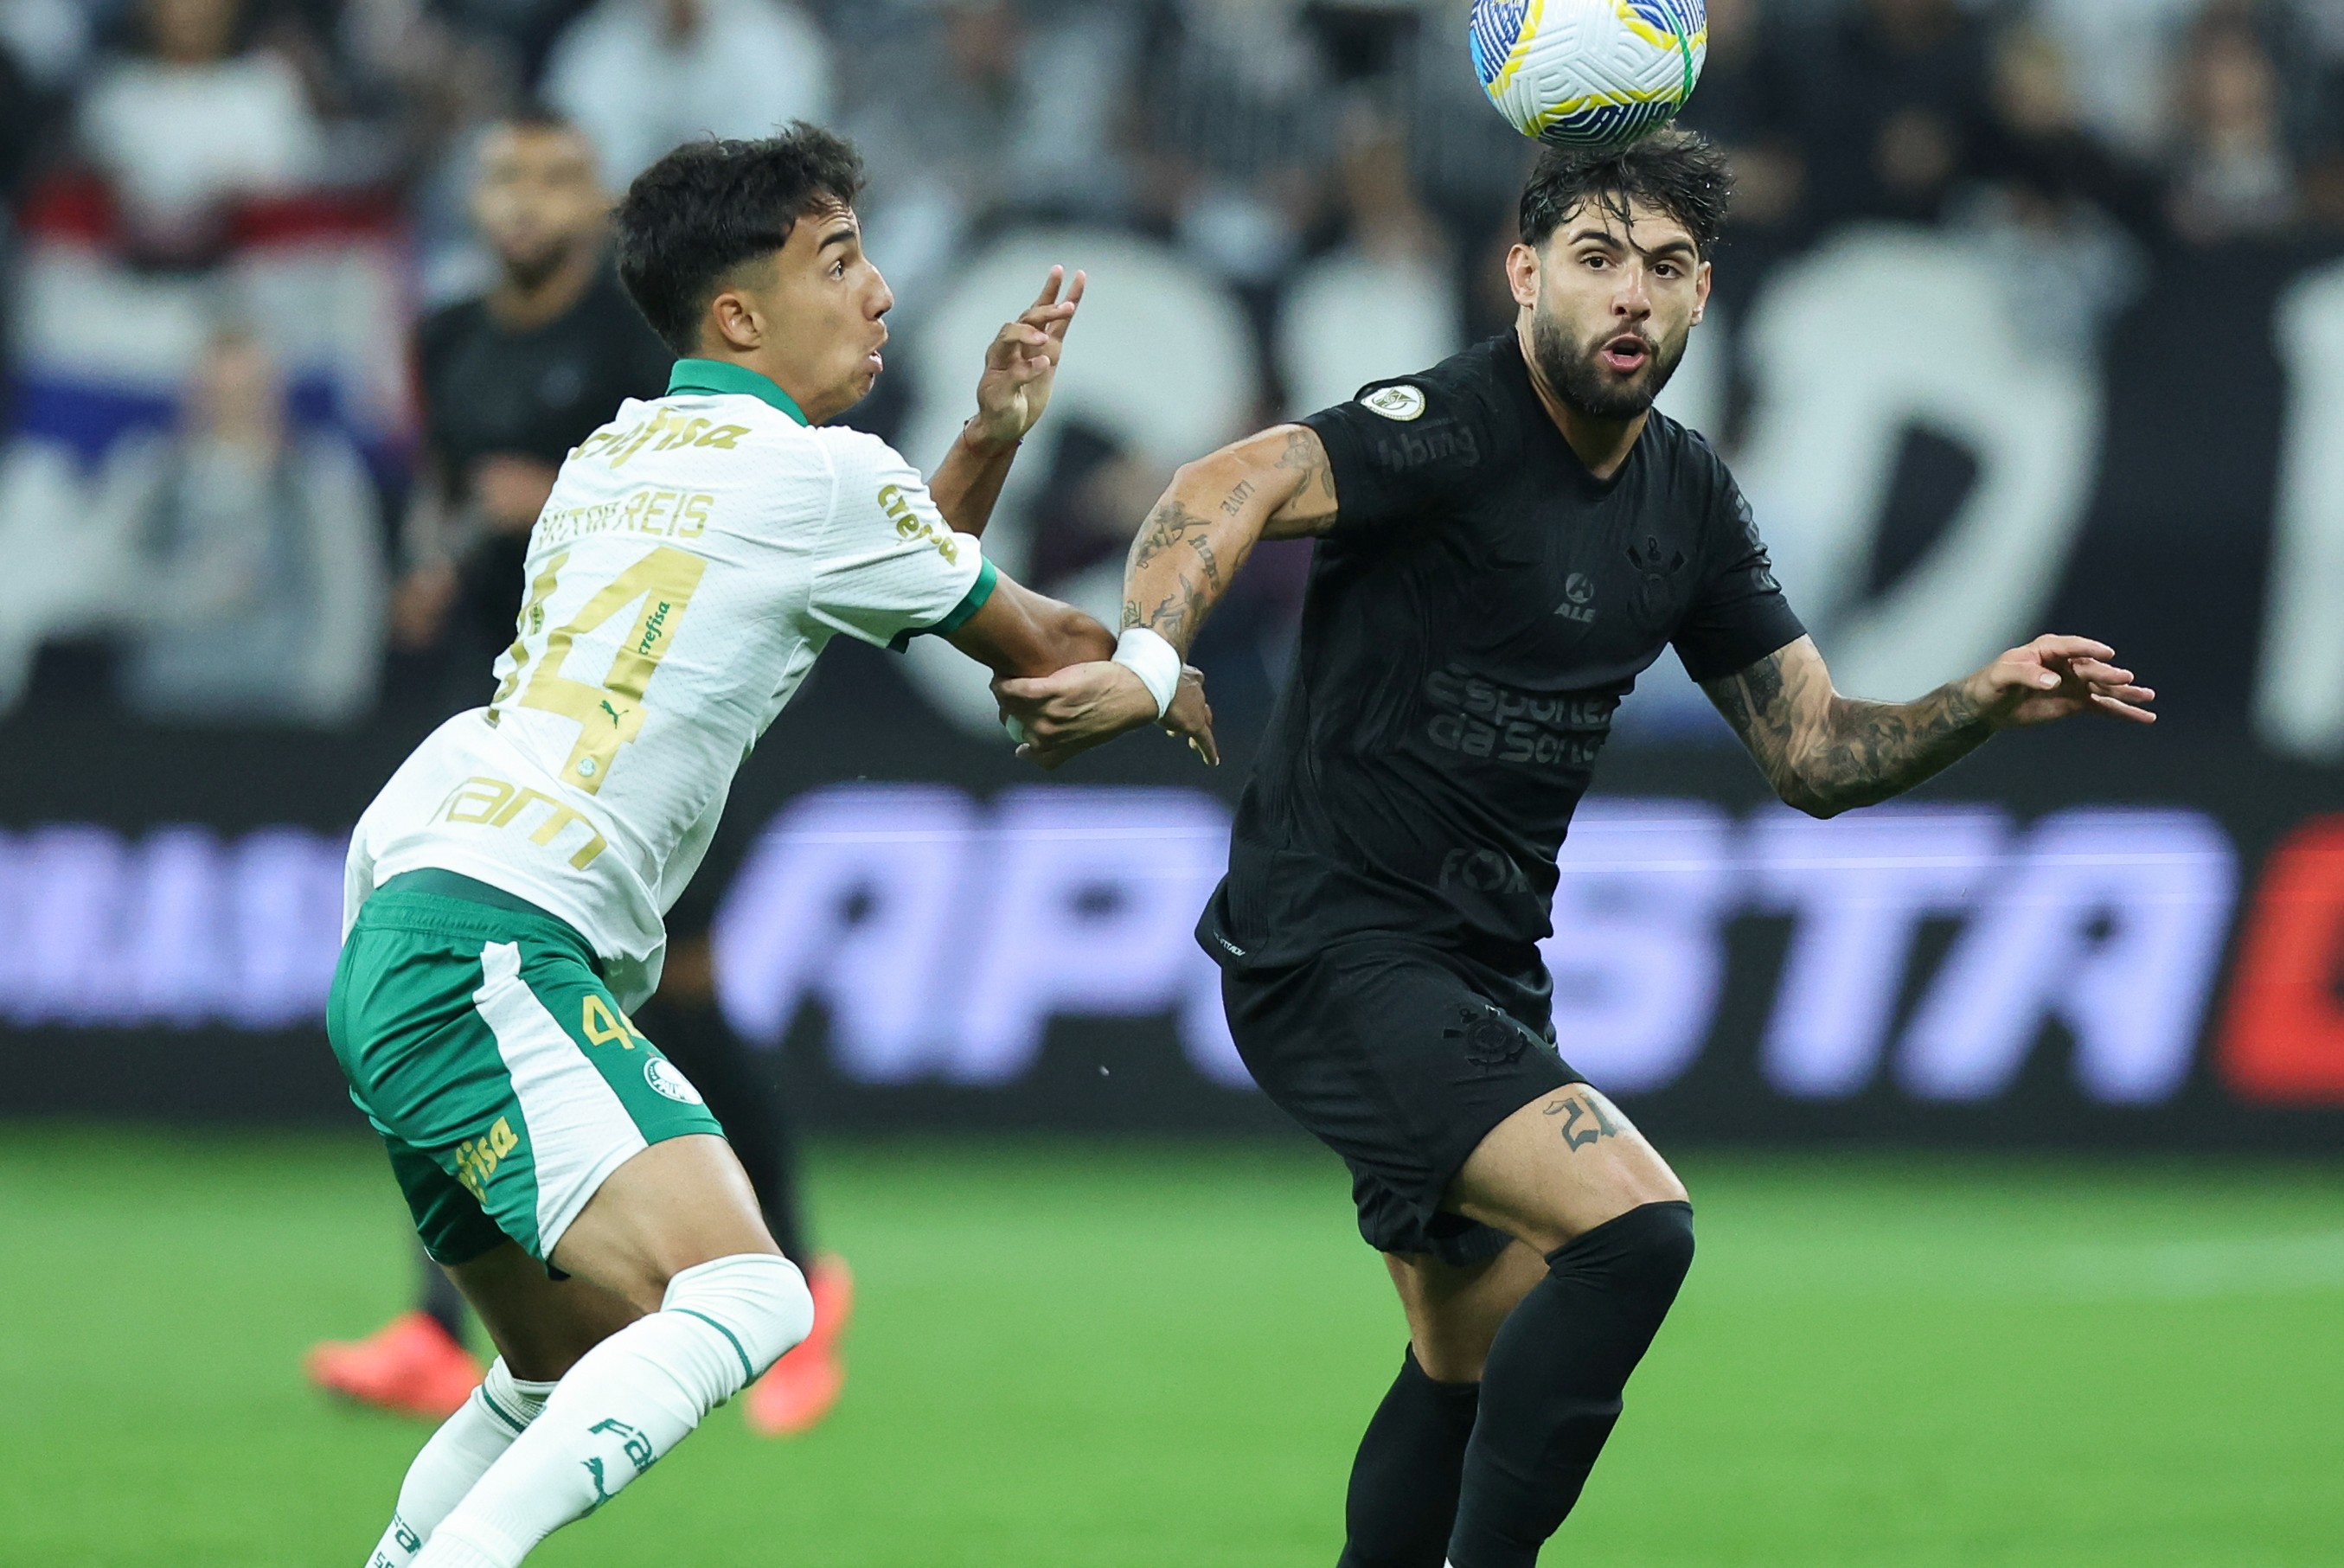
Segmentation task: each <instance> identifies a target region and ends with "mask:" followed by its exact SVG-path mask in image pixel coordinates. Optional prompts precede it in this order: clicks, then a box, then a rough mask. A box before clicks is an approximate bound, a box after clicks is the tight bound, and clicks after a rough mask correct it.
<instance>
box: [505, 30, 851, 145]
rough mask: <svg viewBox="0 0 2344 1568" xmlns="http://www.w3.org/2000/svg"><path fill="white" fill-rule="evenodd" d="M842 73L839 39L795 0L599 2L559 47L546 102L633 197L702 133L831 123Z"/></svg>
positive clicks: (752, 132) (754, 132)
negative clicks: (638, 180) (836, 61)
mask: <svg viewBox="0 0 2344 1568" xmlns="http://www.w3.org/2000/svg"><path fill="white" fill-rule="evenodd" d="M832 72H833V66H832V61H831V55H830V44H829V41H828V40H827V39H825V38H824V37H823V34H822V30H821V29H820V28H819V27H817V26H815V25H814V24H813V21H812V20H811V19H810V18H809V17H808V16H807V15H806V14H805V13H804V12H803V11H802V10H800V9H799V8H798V7H797V6H795V5H790V4H787V3H786V0H600V3H599V4H598V5H595V7H594V8H593V9H592V10H591V11H589V12H587V13H586V14H585V15H582V16H581V17H579V18H578V20H577V21H575V22H573V23H571V25H570V27H569V30H568V31H566V32H564V33H563V34H562V35H561V39H560V40H559V41H558V42H557V43H556V44H555V45H554V46H553V54H552V56H551V59H550V60H549V61H548V63H547V66H546V76H545V96H546V97H547V98H548V99H549V100H550V101H551V103H552V104H553V105H554V106H556V107H558V108H560V109H561V111H562V112H563V113H564V114H567V115H568V116H570V117H571V119H572V120H574V121H576V122H577V124H578V126H580V128H581V129H582V130H584V131H585V133H586V134H587V136H588V137H590V138H591V140H592V141H593V144H594V146H595V147H596V148H597V149H599V151H600V155H601V167H602V178H603V181H604V183H605V184H606V185H607V186H608V187H610V188H611V189H612V190H623V189H624V188H625V187H626V186H627V184H628V182H629V181H631V180H632V179H633V178H634V177H635V176H636V175H638V174H640V173H642V170H644V169H645V168H647V167H650V166H651V165H652V163H653V162H655V161H656V160H657V159H658V158H659V157H661V155H662V154H664V153H666V152H667V151H668V150H669V149H670V148H672V147H676V146H677V145H679V144H681V143H682V142H687V141H690V140H692V138H693V137H702V136H718V137H762V136H770V135H771V134H772V133H773V130H774V128H775V127H776V126H781V125H783V124H784V123H786V122H788V121H790V120H793V119H807V120H817V121H827V120H828V119H829V118H830V114H831V79H832Z"/></svg>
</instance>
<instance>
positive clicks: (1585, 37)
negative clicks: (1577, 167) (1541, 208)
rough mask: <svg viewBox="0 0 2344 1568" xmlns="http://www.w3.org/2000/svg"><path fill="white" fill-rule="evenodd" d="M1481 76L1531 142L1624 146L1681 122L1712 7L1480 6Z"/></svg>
mask: <svg viewBox="0 0 2344 1568" xmlns="http://www.w3.org/2000/svg"><path fill="white" fill-rule="evenodd" d="M1470 36H1471V42H1472V50H1473V69H1474V72H1475V74H1476V75H1478V76H1480V79H1481V90H1482V91H1483V92H1485V93H1487V94H1489V95H1490V102H1491V103H1492V104H1495V105H1496V106H1498V112H1499V113H1500V114H1502V115H1504V116H1506V118H1507V119H1508V120H1509V121H1510V122H1511V123H1512V125H1513V126H1514V128H1515V129H1516V130H1519V131H1521V133H1522V134H1523V135H1524V136H1526V137H1538V138H1539V139H1541V141H1549V142H1554V143H1558V144H1560V145H1561V146H1565V147H1617V146H1619V145H1621V144H1622V143H1623V142H1632V141H1634V140H1635V139H1636V138H1637V137H1641V136H1645V135H1648V134H1650V133H1651V132H1652V131H1656V130H1658V129H1660V127H1661V126H1664V125H1666V124H1668V123H1669V121H1671V120H1672V119H1674V118H1675V117H1676V114H1677V111H1678V110H1679V109H1682V108H1683V107H1684V106H1685V100H1686V99H1688V98H1690V97H1692V90H1693V86H1694V84H1695V83H1697V82H1699V81H1700V80H1701V67H1702V61H1703V60H1704V59H1706V58H1707V56H1708V54H1709V8H1708V5H1707V4H1706V0H1474V5H1473V20H1472V24H1471V27H1470Z"/></svg>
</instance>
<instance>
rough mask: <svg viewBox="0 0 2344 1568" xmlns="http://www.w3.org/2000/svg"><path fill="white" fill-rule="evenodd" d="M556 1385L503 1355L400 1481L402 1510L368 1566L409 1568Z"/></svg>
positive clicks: (434, 1435)
mask: <svg viewBox="0 0 2344 1568" xmlns="http://www.w3.org/2000/svg"><path fill="white" fill-rule="evenodd" d="M552 1391H553V1385H552V1384H551V1383H532V1382H526V1381H522V1380H521V1379H520V1378H516V1377H514V1376H513V1375H512V1373H511V1372H510V1371H507V1370H506V1367H505V1361H504V1358H503V1357H502V1356H499V1357H498V1358H497V1359H496V1361H495V1362H494V1363H493V1364H491V1365H490V1368H489V1375H488V1376H487V1377H485V1378H483V1379H482V1380H481V1381H480V1387H479V1388H476V1389H474V1390H473V1391H472V1396H471V1398H470V1399H468V1400H466V1401H464V1406H463V1408H462V1409H461V1410H460V1411H457V1412H456V1413H455V1414H454V1415H451V1416H450V1417H449V1418H448V1419H447V1421H445V1422H443V1423H442V1424H441V1425H440V1430H439V1431H435V1432H433V1433H432V1434H431V1441H430V1442H427V1443H425V1444H424V1445H423V1452H421V1453H419V1454H417V1455H416V1456H415V1462H414V1463H413V1464H410V1465H409V1466H408V1467H407V1479H406V1480H405V1481H403V1482H400V1483H399V1507H398V1508H397V1510H396V1511H395V1512H392V1514H391V1516H390V1528H389V1529H388V1530H386V1531H384V1532H383V1533H382V1540H381V1542H380V1543H379V1544H378V1545H377V1546H376V1547H375V1549H374V1555H373V1556H371V1557H369V1558H368V1559H367V1568H409V1563H413V1562H414V1561H415V1554H416V1553H418V1552H420V1551H422V1550H423V1543H424V1542H425V1541H426V1540H428V1539H429V1538H430V1534H431V1533H432V1531H434V1530H436V1529H438V1528H439V1526H440V1521H441V1520H443V1519H445V1518H447V1517H448V1515H449V1513H450V1511H451V1510H453V1509H454V1508H455V1506H456V1504H458V1503H459V1502H463V1501H464V1493H466V1492H470V1491H471V1490H472V1483H473V1482H476V1481H478V1480H480V1477H481V1475H482V1474H484V1473H485V1472H487V1470H488V1468H489V1466H490V1465H491V1464H494V1463H495V1462H497V1460H498V1458H499V1457H500V1456H501V1455H502V1454H503V1452H505V1450H506V1449H508V1448H510V1447H511V1446H512V1441H513V1439H515V1438H517V1437H519V1436H520V1434H521V1433H522V1432H523V1431H527V1430H528V1428H529V1423H530V1422H531V1421H535V1420H536V1419H537V1416H538V1412H539V1411H541V1410H543V1409H544V1408H545V1400H546V1396H547V1395H548V1394H551V1392H552Z"/></svg>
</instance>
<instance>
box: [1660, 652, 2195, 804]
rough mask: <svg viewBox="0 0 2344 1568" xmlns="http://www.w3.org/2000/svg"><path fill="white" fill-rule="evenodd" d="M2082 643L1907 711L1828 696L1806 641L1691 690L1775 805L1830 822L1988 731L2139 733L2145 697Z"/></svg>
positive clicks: (2023, 655) (1976, 742)
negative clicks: (2119, 728) (2127, 727)
mask: <svg viewBox="0 0 2344 1568" xmlns="http://www.w3.org/2000/svg"><path fill="white" fill-rule="evenodd" d="M2115 657H2116V650H2115V649H2113V648H2110V647H2108V646H2107V644H2105V643H2101V642H2093V641H2092V640H2091V639H2090V638H2088V637H2057V636H2046V637H2037V638H2036V640H2035V641H2034V642H2029V643H2028V644H2026V646H2025V647H2024V648H2014V649H2012V650H2011V651H2010V652H2007V653H2005V654H2004V655H2002V657H2000V658H1999V659H1996V660H1995V662H1994V663H1991V664H1988V665H1987V666H1986V667H1985V669H1983V670H1980V671H1978V672H1977V673H1975V674H1972V675H1967V676H1965V677H1963V678H1962V679H1961V680H1958V681H1954V682H1951V683H1947V684H1945V685H1943V686H1940V687H1938V688H1937V689H1936V690H1935V691H1934V692H1932V693H1929V694H1928V695H1927V696H1925V697H1922V698H1920V699H1918V700H1917V701H1915V702H1910V703H1866V702H1860V701H1857V700H1855V699H1854V698H1850V697H1843V696H1841V695H1840V694H1839V693H1838V692H1837V691H1835V690H1834V689H1833V687H1832V681H1831V672H1830V670H1828V669H1827V668H1825V667H1824V656H1823V654H1822V653H1820V652H1817V651H1816V648H1815V644H1814V639H1813V638H1811V637H1802V638H1800V639H1799V640H1798V641H1797V642H1793V643H1791V644H1790V645H1788V646H1787V647H1783V648H1780V649H1777V650H1776V651H1775V652H1772V653H1769V654H1768V655H1767V656H1766V657H1765V658H1763V659H1761V660H1759V661H1758V662H1757V663H1754V664H1753V665H1751V666H1749V667H1748V668H1747V669H1744V670H1742V671H1739V672H1737V673H1734V674H1732V675H1728V676H1726V677H1725V678H1724V679H1723V680H1718V681H1710V682H1706V683H1703V684H1702V691H1704V692H1706V693H1709V700H1710V701H1711V702H1713V703H1716V704H1717V708H1718V711H1719V712H1720V713H1723V714H1724V715H1725V717H1726V721H1727V722H1728V723H1731V724H1732V725H1733V728H1734V731H1735V733H1738V734H1740V735H1741V737H1742V743H1743V744H1744V745H1746V746H1748V747H1749V748H1750V754H1751V755H1752V756H1753V757H1755V758H1756V759H1757V761H1758V766H1759V768H1760V769H1761V771H1763V773H1764V774H1765V775H1766V778H1767V782H1769V783H1770V784H1773V786H1774V793H1775V794H1778V795H1780V796H1782V797H1783V801H1784V802H1785V803H1787V804H1791V805H1793V806H1796V807H1797V808H1798V809H1799V810H1801V811H1803V812H1805V813H1806V814H1808V815H1810V816H1836V815H1838V814H1840V813H1841V812H1844V811H1849V810H1852V809H1854V807H1856V806H1863V805H1873V804H1877V803H1878V802H1881V801H1884V800H1886V799H1888V798H1889V797H1890V796H1891V795H1897V794H1904V792H1905V791H1906V790H1908V789H1911V788H1912V787H1913V786H1914V785H1915V784H1919V783H1921V782H1922V781H1923V780H1924V779H1927V778H1931V777H1934V776H1935V774H1939V773H1942V772H1943V771H1945V769H1946V768H1947V767H1949V766H1951V765H1952V764H1954V763H1955V762H1956V761H1958V760H1959V759H1960V758H1962V757H1964V756H1966V755H1967V754H1970V753H1971V752H1973V751H1975V750H1976V749H1977V748H1978V747H1979V746H1981V745H1983V744H1985V742H1986V740H1987V739H1988V737H1990V736H1992V735H1993V734H1994V733H1995V731H1997V730H2006V729H2017V728H2025V727H2028V726H2031V725H2035V724H2047V723H2052V722H2054V721H2055V720H2058V719H2066V718H2072V717H2074V716H2075V715H2076V714H2077V713H2093V712H2098V713H2107V714H2110V715H2112V716H2114V717H2117V718H2120V719H2126V720H2129V721H2130V722H2132V723H2140V724H2151V723H2156V722H2157V715H2156V714H2155V713H2150V712H2149V711H2148V708H2147V704H2148V703H2152V702H2155V701H2156V700H2157V693H2155V692H2153V691H2150V690H2149V689H2148V688H2147V687H2146V686H2139V685H2135V684H2134V683H2133V674H2132V672H2131V671H2129V670H2124V669H2119V668H2117V666H2116V665H2115V664H2114V663H2110V661H2112V660H2113V659H2115Z"/></svg>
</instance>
